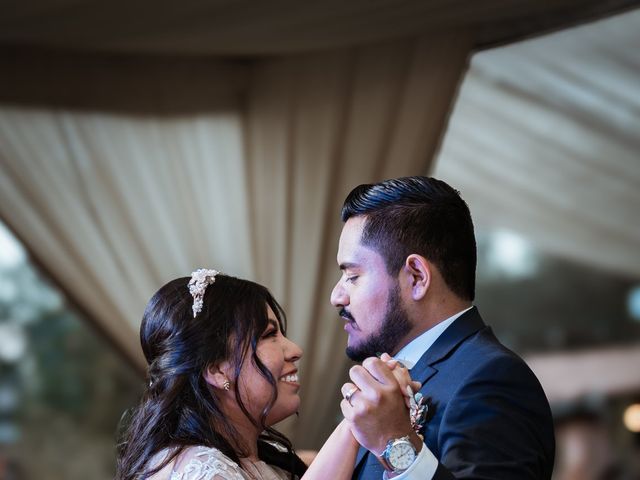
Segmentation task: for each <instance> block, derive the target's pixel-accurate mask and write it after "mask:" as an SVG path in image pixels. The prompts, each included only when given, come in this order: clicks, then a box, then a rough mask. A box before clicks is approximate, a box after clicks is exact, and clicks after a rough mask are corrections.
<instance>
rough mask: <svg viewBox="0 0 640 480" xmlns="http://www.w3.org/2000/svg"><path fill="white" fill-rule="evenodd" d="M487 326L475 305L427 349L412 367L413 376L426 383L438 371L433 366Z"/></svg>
mask: <svg viewBox="0 0 640 480" xmlns="http://www.w3.org/2000/svg"><path fill="white" fill-rule="evenodd" d="M484 327H485V324H484V322H483V321H482V318H481V317H480V313H478V309H477V308H476V307H473V308H472V309H471V310H469V311H468V312H465V313H463V314H462V315H460V317H458V318H457V319H456V320H455V321H454V322H453V323H452V324H451V325H449V327H448V328H447V329H446V330H445V331H444V332H442V335H440V336H439V337H438V339H437V340H436V341H435V343H434V344H433V345H431V347H430V348H429V350H427V351H426V352H425V353H424V354H423V355H422V357H420V360H418V363H416V365H415V367H413V368H412V369H411V378H413V379H414V380H417V381H419V382H421V383H422V385H423V386H424V384H425V383H426V382H427V381H428V380H429V379H430V378H431V377H433V376H434V375H435V374H436V373H437V371H438V370H437V369H436V368H434V367H433V365H435V364H436V363H438V362H439V361H440V360H442V359H443V358H445V357H446V356H447V355H448V354H449V352H451V350H453V349H454V348H455V347H457V346H458V345H459V344H460V343H462V342H463V341H464V340H465V339H466V338H468V337H469V336H471V335H473V334H474V333H476V332H478V331H479V330H481V329H483V328H484Z"/></svg>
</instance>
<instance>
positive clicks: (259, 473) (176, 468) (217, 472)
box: [150, 446, 289, 480]
mask: <svg viewBox="0 0 640 480" xmlns="http://www.w3.org/2000/svg"><path fill="white" fill-rule="evenodd" d="M169 452H170V450H164V451H162V452H160V453H159V454H158V455H157V456H156V458H155V459H154V462H152V463H155V464H156V465H157V464H158V462H160V461H162V458H166V455H168V454H169ZM174 462H175V463H174ZM242 467H243V468H244V469H243V468H241V467H240V466H239V465H238V464H237V463H235V462H234V461H233V460H231V459H230V458H229V457H227V456H226V455H225V454H223V453H222V452H221V451H220V450H218V449H215V448H209V447H204V446H196V447H189V448H187V449H186V450H184V451H183V452H182V453H181V454H180V455H179V456H178V458H176V459H175V460H174V461H173V462H171V463H170V464H168V465H167V466H166V467H165V468H163V469H162V470H161V471H159V472H158V473H157V474H155V475H153V476H152V477H151V479H150V480H256V479H258V480H288V479H289V475H288V474H287V473H286V472H285V471H284V470H281V469H280V468H278V467H275V466H271V465H267V464H266V463H264V462H262V461H260V462H255V463H253V462H249V461H244V460H243V461H242ZM169 471H170V474H169Z"/></svg>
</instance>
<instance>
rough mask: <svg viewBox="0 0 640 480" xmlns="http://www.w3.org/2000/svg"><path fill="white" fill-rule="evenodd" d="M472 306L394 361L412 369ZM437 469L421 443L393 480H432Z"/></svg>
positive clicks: (414, 342)
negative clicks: (413, 457)
mask: <svg viewBox="0 0 640 480" xmlns="http://www.w3.org/2000/svg"><path fill="white" fill-rule="evenodd" d="M472 308H473V306H471V307H469V308H466V309H465V310H462V311H461V312H458V313H456V314H455V315H452V316H450V317H449V318H447V319H446V320H443V321H442V322H440V323H439V324H437V325H436V326H435V327H431V328H430V329H429V330H427V331H426V332H424V333H423V334H422V335H420V336H418V337H416V338H414V339H413V340H411V342H409V343H408V344H407V345H405V346H404V347H403V348H402V349H401V350H400V351H399V352H398V353H397V354H396V356H395V358H396V360H399V361H400V362H402V363H403V364H404V365H405V366H406V367H407V368H409V369H411V368H413V367H414V366H415V365H416V363H418V360H420V358H421V357H422V355H424V353H425V352H426V351H427V350H429V348H430V347H431V345H433V344H434V343H435V341H436V340H437V339H438V337H439V336H440V335H442V333H443V332H444V331H445V330H446V329H447V328H448V327H449V326H450V325H451V324H452V323H453V322H454V321H455V320H456V318H458V317H459V316H460V315H462V314H463V313H465V312H467V311H469V310H471V309H472ZM437 469H438V459H437V458H436V457H435V455H434V454H433V453H432V452H431V450H429V449H428V448H427V446H426V445H425V444H424V443H423V444H422V449H421V450H420V453H418V456H417V457H416V459H415V460H414V461H413V464H411V466H410V467H409V468H408V469H407V470H405V471H404V472H402V473H401V474H400V475H397V476H395V477H393V478H394V480H425V479H426V480H429V479H432V478H433V476H434V475H435V473H436V470H437ZM382 478H383V480H387V478H388V477H387V472H386V471H385V472H384V474H383V476H382Z"/></svg>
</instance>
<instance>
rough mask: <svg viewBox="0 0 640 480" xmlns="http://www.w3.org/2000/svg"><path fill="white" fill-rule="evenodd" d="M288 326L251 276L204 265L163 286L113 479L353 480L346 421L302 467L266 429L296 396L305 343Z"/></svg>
mask: <svg viewBox="0 0 640 480" xmlns="http://www.w3.org/2000/svg"><path fill="white" fill-rule="evenodd" d="M284 333H285V316H284V312H283V311H282V309H281V307H280V306H279V305H278V303H277V302H276V301H275V299H274V298H273V297H272V296H271V294H270V293H269V291H268V290H267V289H266V288H264V287H263V286H261V285H258V284H256V283H253V282H250V281H247V280H241V279H238V278H234V277H230V276H227V275H222V274H219V273H218V272H216V271H215V270H203V269H201V270H198V271H196V272H194V273H193V274H192V276H191V278H186V277H185V278H178V279H176V280H173V281H171V282H169V283H168V284H166V285H165V286H164V287H162V288H161V289H160V290H159V291H158V292H157V293H156V294H155V295H154V296H153V297H152V298H151V300H150V301H149V304H148V305H147V307H146V309H145V312H144V316H143V319H142V325H141V327H140V341H141V343H142V349H143V352H144V355H145V357H146V359H147V362H148V364H149V369H148V372H149V386H148V388H147V390H146V391H145V393H144V395H143V398H142V400H141V403H140V405H139V406H138V408H137V409H136V410H135V411H134V413H133V414H132V416H131V418H130V420H129V422H128V427H127V429H126V431H125V433H124V437H123V441H122V443H121V444H120V445H119V449H118V450H119V451H118V465H117V473H116V479H117V480H134V479H135V480H137V479H147V478H148V479H151V480H165V479H166V480H169V479H171V480H246V479H262V480H280V479H287V478H300V477H302V476H303V475H304V477H303V478H304V480H315V479H320V478H333V479H349V478H351V473H352V470H353V463H354V459H355V455H356V452H357V449H358V445H357V443H356V442H355V440H354V439H353V436H352V435H351V432H350V430H349V428H348V426H347V425H346V423H345V422H343V423H341V424H340V425H339V426H338V427H337V428H336V430H335V431H334V433H333V434H332V435H331V437H330V438H329V440H328V441H327V443H326V444H325V446H324V447H323V448H322V450H321V451H320V452H319V454H318V456H317V457H316V459H315V460H314V462H313V464H312V466H311V467H310V468H309V469H308V470H307V472H306V473H305V470H306V466H305V465H304V463H303V462H302V461H301V460H300V459H299V458H298V457H297V455H296V454H295V453H294V452H293V449H292V447H291V443H290V442H289V440H288V439H287V438H286V437H285V436H284V435H282V434H280V433H279V432H277V431H276V430H274V429H273V428H272V427H271V426H272V425H273V424H275V423H277V422H279V421H281V420H283V419H284V418H286V417H288V416H290V415H292V414H294V413H295V412H297V410H298V407H299V404H300V397H299V396H298V390H299V388H300V385H299V380H298V375H297V367H296V361H297V360H299V359H300V357H301V356H302V351H301V350H300V348H299V347H298V346H297V345H296V344H295V343H293V342H292V341H290V340H288V339H287V338H286V337H285V336H284ZM401 370H402V369H400V368H398V369H394V372H399V373H398V378H402V379H403V381H404V382H405V383H406V382H408V381H410V380H408V375H407V374H406V373H400V371H401ZM405 372H406V371H405ZM336 459H340V461H339V462H338V461H336Z"/></svg>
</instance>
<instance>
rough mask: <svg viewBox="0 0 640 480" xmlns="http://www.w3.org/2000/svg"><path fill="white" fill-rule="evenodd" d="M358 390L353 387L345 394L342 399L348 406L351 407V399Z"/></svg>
mask: <svg viewBox="0 0 640 480" xmlns="http://www.w3.org/2000/svg"><path fill="white" fill-rule="evenodd" d="M358 390H360V389H359V388H358V387H353V388H352V389H351V390H349V391H348V392H347V394H346V395H345V396H344V399H345V400H346V401H347V402H349V405H351V406H352V407H353V404H352V403H351V397H353V395H354V394H355V393H356V392H357V391H358Z"/></svg>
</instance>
